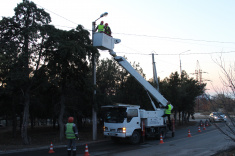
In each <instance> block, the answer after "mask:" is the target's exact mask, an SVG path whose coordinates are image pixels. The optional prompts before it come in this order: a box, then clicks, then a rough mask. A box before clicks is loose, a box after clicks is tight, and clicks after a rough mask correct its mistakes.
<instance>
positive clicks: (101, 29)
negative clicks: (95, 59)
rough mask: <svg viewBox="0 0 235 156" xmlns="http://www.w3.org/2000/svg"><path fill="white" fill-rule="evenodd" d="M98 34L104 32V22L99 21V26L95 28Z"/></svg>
mask: <svg viewBox="0 0 235 156" xmlns="http://www.w3.org/2000/svg"><path fill="white" fill-rule="evenodd" d="M97 30H98V32H99V33H103V32H104V21H101V22H100V24H99V25H97V27H96V28H95V31H97Z"/></svg>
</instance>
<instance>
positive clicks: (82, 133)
mask: <svg viewBox="0 0 235 156" xmlns="http://www.w3.org/2000/svg"><path fill="white" fill-rule="evenodd" d="M28 136H29V137H30V145H23V144H22V138H21V135H20V130H18V131H17V135H16V138H13V137H12V131H11V129H10V128H6V127H5V128H1V129H0V151H8V150H17V149H23V148H35V147H42V146H45V147H46V146H48V147H49V146H50V144H51V142H52V143H53V145H54V146H56V145H66V144H67V143H66V139H64V140H63V141H60V140H59V129H58V128H56V129H53V128H52V127H51V126H40V127H35V128H34V129H31V128H29V129H28ZM79 139H80V142H81V141H92V127H91V126H88V127H86V128H83V129H81V130H79ZM97 139H98V140H102V139H105V138H104V136H103V130H102V127H100V126H98V128H97Z"/></svg>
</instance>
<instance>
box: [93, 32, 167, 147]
mask: <svg viewBox="0 0 235 156" xmlns="http://www.w3.org/2000/svg"><path fill="white" fill-rule="evenodd" d="M120 42H121V40H120V39H115V38H112V37H110V36H108V35H106V34H104V33H94V36H93V46H95V47H97V48H98V49H100V50H109V53H110V55H112V56H113V57H114V60H116V61H117V62H118V63H119V65H121V66H122V67H123V68H124V69H126V70H127V71H128V72H129V73H130V74H131V75H132V76H133V77H134V78H135V79H136V80H137V81H138V82H139V83H140V84H141V85H142V86H143V87H144V88H145V89H146V91H147V93H150V94H151V95H152V97H153V98H154V99H156V100H157V101H158V102H159V103H160V105H162V106H163V107H164V106H166V105H167V102H168V101H167V100H166V99H165V98H164V97H163V96H162V95H161V94H160V93H159V91H158V90H157V89H155V88H154V87H153V86H152V85H151V84H150V83H149V82H148V81H146V80H145V79H144V78H143V77H142V76H141V75H140V74H139V73H138V72H137V71H136V70H135V69H134V68H133V67H132V66H131V64H130V63H129V62H128V61H127V60H126V59H125V58H124V57H121V56H117V55H116V53H115V52H114V51H113V49H114V44H118V43H120ZM149 97H150V96H149ZM150 100H151V98H150ZM151 103H152V106H153V108H154V111H147V110H144V109H141V108H140V106H138V105H127V104H119V103H117V104H115V105H108V106H103V107H102V109H103V110H105V117H104V136H110V137H111V139H112V140H114V141H119V140H120V139H124V138H128V139H129V140H130V142H131V143H132V144H137V143H139V142H140V140H141V136H142V138H143V137H144V136H146V137H160V134H161V135H162V137H163V138H164V137H165V136H166V132H167V124H166V119H165V118H163V117H162V116H163V115H164V110H165V109H164V108H156V106H155V104H154V103H153V101H152V100H151Z"/></svg>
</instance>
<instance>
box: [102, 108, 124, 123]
mask: <svg viewBox="0 0 235 156" xmlns="http://www.w3.org/2000/svg"><path fill="white" fill-rule="evenodd" d="M125 114H126V108H106V109H105V117H104V122H107V123H123V121H124V118H125V117H126V115H125Z"/></svg>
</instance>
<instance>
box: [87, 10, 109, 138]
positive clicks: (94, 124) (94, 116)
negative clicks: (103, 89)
mask: <svg viewBox="0 0 235 156" xmlns="http://www.w3.org/2000/svg"><path fill="white" fill-rule="evenodd" d="M107 15H108V13H107V12H105V13H103V14H101V15H100V17H99V18H98V19H96V20H95V21H94V22H92V37H91V38H92V44H94V34H95V23H96V21H97V20H99V19H100V18H102V17H104V16H107ZM92 77H93V85H94V92H93V101H92V102H93V105H92V133H93V135H92V139H93V140H97V112H96V111H97V103H96V54H95V53H92Z"/></svg>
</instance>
